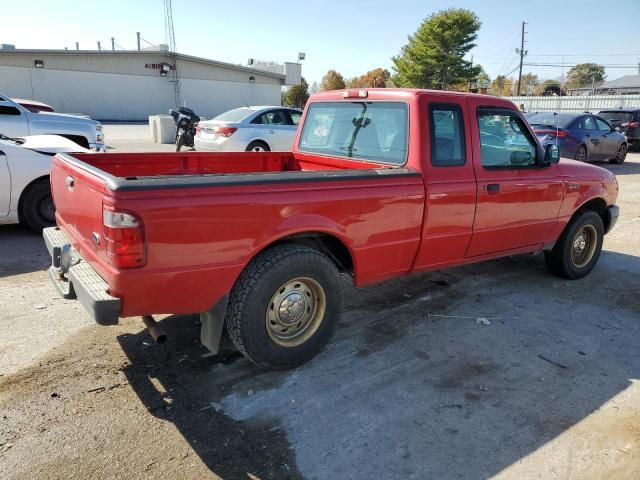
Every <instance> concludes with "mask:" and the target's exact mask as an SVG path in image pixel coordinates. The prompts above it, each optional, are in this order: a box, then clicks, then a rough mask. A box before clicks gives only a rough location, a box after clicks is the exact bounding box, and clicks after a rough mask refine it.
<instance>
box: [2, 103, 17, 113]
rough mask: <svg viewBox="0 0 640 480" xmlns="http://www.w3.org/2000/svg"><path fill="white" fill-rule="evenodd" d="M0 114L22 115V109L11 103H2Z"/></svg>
mask: <svg viewBox="0 0 640 480" xmlns="http://www.w3.org/2000/svg"><path fill="white" fill-rule="evenodd" d="M0 115H20V110H18V109H17V108H16V107H12V106H11V105H0Z"/></svg>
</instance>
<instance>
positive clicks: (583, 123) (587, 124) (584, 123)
mask: <svg viewBox="0 0 640 480" xmlns="http://www.w3.org/2000/svg"><path fill="white" fill-rule="evenodd" d="M578 128H579V129H580V130H597V128H596V122H594V121H593V117H592V116H586V117H582V119H581V120H580V123H579V124H578Z"/></svg>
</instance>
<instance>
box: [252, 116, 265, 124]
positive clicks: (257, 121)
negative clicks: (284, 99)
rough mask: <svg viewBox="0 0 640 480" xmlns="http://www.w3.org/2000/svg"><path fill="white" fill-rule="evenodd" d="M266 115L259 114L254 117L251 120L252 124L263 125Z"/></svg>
mask: <svg viewBox="0 0 640 480" xmlns="http://www.w3.org/2000/svg"><path fill="white" fill-rule="evenodd" d="M263 116H264V115H258V116H257V117H256V118H254V119H253V120H251V124H252V125H262V123H263V122H262V117H263Z"/></svg>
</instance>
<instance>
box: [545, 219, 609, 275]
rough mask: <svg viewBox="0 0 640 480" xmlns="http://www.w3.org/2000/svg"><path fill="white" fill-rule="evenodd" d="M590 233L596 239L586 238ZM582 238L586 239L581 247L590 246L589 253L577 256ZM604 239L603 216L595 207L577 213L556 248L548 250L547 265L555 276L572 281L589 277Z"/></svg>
mask: <svg viewBox="0 0 640 480" xmlns="http://www.w3.org/2000/svg"><path fill="white" fill-rule="evenodd" d="M586 232H589V233H586ZM581 235H582V237H581ZM591 235H593V238H590V239H587V237H588V236H591ZM580 238H583V239H585V243H586V245H583V247H582V250H583V251H584V250H585V249H587V250H586V254H588V255H585V256H584V257H580V256H578V258H574V257H575V256H576V255H577V252H578V251H579V250H580V249H579V248H577V247H579V246H580V244H581V240H580ZM603 238H604V226H603V225H602V218H600V215H598V214H597V213H596V212H594V211H593V210H586V211H584V212H582V213H580V214H578V215H577V216H576V217H574V218H573V219H572V220H571V221H570V222H569V224H568V225H567V226H566V227H565V229H564V231H563V232H562V235H560V238H559V239H558V242H557V243H556V245H555V246H554V247H553V250H551V251H550V252H545V255H544V257H545V262H546V264H547V268H548V269H549V271H550V272H551V273H553V274H554V275H557V276H560V277H564V278H568V279H571V280H574V279H577V278H582V277H584V276H586V275H587V274H588V273H589V272H590V271H591V270H592V269H593V267H595V265H596V263H597V262H598V258H600V252H601V251H602V240H603ZM591 249H593V250H592V251H591Z"/></svg>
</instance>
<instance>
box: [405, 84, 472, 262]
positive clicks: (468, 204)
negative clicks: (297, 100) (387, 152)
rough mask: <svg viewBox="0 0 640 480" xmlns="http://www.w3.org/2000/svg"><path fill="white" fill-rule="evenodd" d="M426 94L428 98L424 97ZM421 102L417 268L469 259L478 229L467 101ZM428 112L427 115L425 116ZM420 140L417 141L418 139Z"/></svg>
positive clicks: (431, 96)
mask: <svg viewBox="0 0 640 480" xmlns="http://www.w3.org/2000/svg"><path fill="white" fill-rule="evenodd" d="M423 98H424V97H423ZM427 98H428V103H427V99H424V100H423V101H424V102H425V104H424V105H421V106H420V109H421V112H420V113H421V115H420V118H427V122H428V123H426V124H424V125H422V129H421V132H422V135H423V136H424V138H422V139H420V140H421V142H420V143H421V144H423V145H425V147H423V148H424V151H423V153H422V170H423V172H424V179H425V180H424V181H425V202H426V205H425V213H424V220H423V225H424V226H423V230H422V232H423V233H422V242H421V246H420V251H419V252H418V255H417V257H416V262H415V269H416V270H425V269H430V268H436V267H445V266H447V265H448V264H451V263H455V262H459V261H460V259H462V258H464V255H465V252H466V251H467V248H468V247H469V242H470V241H471V235H472V233H473V219H474V215H475V210H476V178H475V174H474V171H473V165H472V162H471V138H470V130H469V118H468V117H467V116H466V115H465V112H466V105H465V103H464V101H465V100H463V99H461V100H460V101H459V102H447V103H440V102H438V98H437V96H433V95H430V96H429V97H427ZM425 113H427V114H428V115H425ZM415 141H416V142H418V140H417V139H416V140H415Z"/></svg>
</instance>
